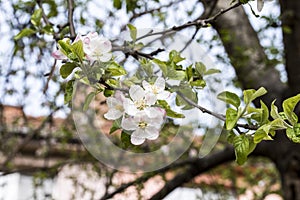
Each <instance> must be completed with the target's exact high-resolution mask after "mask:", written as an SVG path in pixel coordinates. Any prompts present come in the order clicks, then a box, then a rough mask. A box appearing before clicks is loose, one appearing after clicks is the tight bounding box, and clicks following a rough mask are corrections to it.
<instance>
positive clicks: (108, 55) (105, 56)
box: [99, 53, 112, 62]
mask: <svg viewBox="0 0 300 200" xmlns="http://www.w3.org/2000/svg"><path fill="white" fill-rule="evenodd" d="M111 58H112V54H111V53H104V54H102V56H100V57H99V59H100V61H102V62H108V61H109V60H110V59H111Z"/></svg>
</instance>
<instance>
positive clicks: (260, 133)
mask: <svg viewBox="0 0 300 200" xmlns="http://www.w3.org/2000/svg"><path fill="white" fill-rule="evenodd" d="M270 130H271V125H269V124H268V125H266V124H265V125H263V126H261V127H260V128H259V129H258V130H257V131H256V132H255V134H254V138H253V140H254V143H256V144H257V143H260V142H261V141H262V140H273V139H272V138H271V137H270V136H269V132H270Z"/></svg>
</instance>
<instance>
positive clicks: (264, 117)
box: [260, 101, 269, 124]
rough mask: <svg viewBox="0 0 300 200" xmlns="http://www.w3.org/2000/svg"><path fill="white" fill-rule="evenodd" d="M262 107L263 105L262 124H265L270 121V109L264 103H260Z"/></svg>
mask: <svg viewBox="0 0 300 200" xmlns="http://www.w3.org/2000/svg"><path fill="white" fill-rule="evenodd" d="M260 105H261V109H262V113H261V121H260V123H261V124H265V123H268V121H269V109H268V107H267V106H266V104H264V102H263V101H260Z"/></svg>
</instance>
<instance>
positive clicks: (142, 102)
mask: <svg viewBox="0 0 300 200" xmlns="http://www.w3.org/2000/svg"><path fill="white" fill-rule="evenodd" d="M129 95H130V97H131V99H132V100H131V99H125V100H124V108H125V112H126V113H127V114H129V115H132V116H134V115H136V114H137V113H138V112H139V111H141V110H143V111H145V112H146V113H147V114H148V116H149V117H152V116H155V115H156V113H153V110H152V109H153V108H151V107H150V106H152V105H154V104H155V102H156V100H157V99H156V96H155V95H153V94H151V93H146V92H145V90H144V89H143V88H142V87H141V86H139V85H132V86H131V87H130V89H129Z"/></svg>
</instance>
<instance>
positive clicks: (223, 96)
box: [217, 91, 241, 108]
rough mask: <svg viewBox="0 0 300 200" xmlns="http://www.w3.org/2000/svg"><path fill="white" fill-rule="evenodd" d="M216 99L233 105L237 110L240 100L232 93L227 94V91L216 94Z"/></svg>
mask: <svg viewBox="0 0 300 200" xmlns="http://www.w3.org/2000/svg"><path fill="white" fill-rule="evenodd" d="M217 98H218V99H219V100H221V101H224V102H226V103H228V104H231V105H233V106H234V107H236V108H238V107H239V106H240V104H241V100H240V98H239V97H238V96H237V95H236V94H234V93H232V92H228V91H224V92H221V93H220V94H218V96H217Z"/></svg>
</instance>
